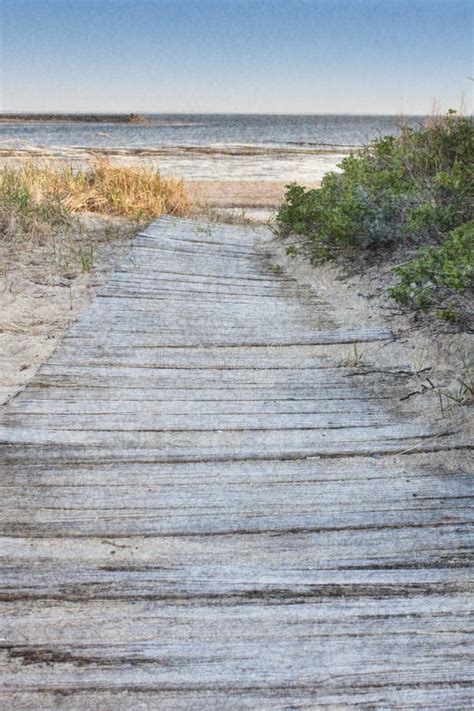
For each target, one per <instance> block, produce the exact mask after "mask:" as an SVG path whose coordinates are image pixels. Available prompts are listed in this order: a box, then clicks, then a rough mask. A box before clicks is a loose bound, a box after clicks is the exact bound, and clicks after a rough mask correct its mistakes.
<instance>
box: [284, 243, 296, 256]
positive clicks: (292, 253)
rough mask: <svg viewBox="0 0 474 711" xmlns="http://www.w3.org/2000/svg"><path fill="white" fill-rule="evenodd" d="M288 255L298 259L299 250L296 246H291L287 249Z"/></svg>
mask: <svg viewBox="0 0 474 711" xmlns="http://www.w3.org/2000/svg"><path fill="white" fill-rule="evenodd" d="M286 254H287V255H288V257H297V256H298V254H299V249H298V247H297V246H296V244H290V246H289V247H287V248H286Z"/></svg>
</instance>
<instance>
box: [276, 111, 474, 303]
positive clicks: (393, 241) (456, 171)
mask: <svg viewBox="0 0 474 711" xmlns="http://www.w3.org/2000/svg"><path fill="white" fill-rule="evenodd" d="M340 167H341V169H342V170H341V172H340V173H328V174H327V175H326V176H325V177H324V178H323V181H322V184H321V187H320V188H319V189H312V190H306V189H305V188H303V187H301V186H299V185H296V184H295V183H293V184H291V185H288V186H287V193H286V195H285V199H284V202H283V204H282V205H281V207H280V210H279V212H278V218H277V219H278V223H279V227H280V231H281V233H282V234H283V235H288V234H291V233H293V234H294V233H296V234H300V235H304V236H305V237H307V238H308V240H309V241H310V244H311V247H312V251H313V256H314V257H315V258H317V259H320V258H327V257H330V256H332V255H333V254H336V253H337V252H340V251H343V250H346V249H347V248H357V249H372V250H373V249H380V248H393V247H397V246H400V245H405V246H407V247H410V248H413V247H420V248H422V246H423V245H443V243H444V242H445V241H446V240H447V242H446V247H444V246H443V248H442V249H441V250H439V251H437V250H436V249H434V248H433V249H431V250H428V251H423V252H422V254H421V255H420V258H419V260H415V261H414V262H413V263H411V265H407V266H406V267H403V268H401V269H400V270H398V271H397V273H398V274H399V276H400V277H401V279H402V282H401V284H400V288H398V287H396V288H395V289H394V290H393V294H394V296H395V297H396V298H397V299H398V300H399V301H400V303H406V304H410V305H412V306H418V307H424V306H426V305H428V304H430V303H432V302H433V301H435V300H436V298H435V292H436V293H437V292H441V291H442V290H443V289H445V290H449V291H452V292H458V291H459V289H463V288H465V289H467V288H468V287H467V286H466V287H464V284H465V280H466V278H467V277H466V273H467V272H466V269H467V264H466V259H467V258H468V255H467V252H468V251H469V249H470V247H469V245H471V248H472V227H470V226H467V225H466V232H461V233H460V232H453V230H456V228H459V227H461V226H462V225H465V224H466V223H469V221H470V220H472V219H473V216H474V210H473V197H474V124H473V122H472V120H471V119H470V118H467V117H462V116H457V115H456V113H455V112H454V111H450V112H449V113H448V114H447V116H445V117H444V118H439V119H433V120H431V122H430V123H429V124H428V125H426V126H424V127H420V128H418V129H412V128H410V127H402V128H401V130H400V135H399V136H398V137H394V136H387V137H385V138H382V139H380V140H378V141H375V142H374V143H373V144H372V145H371V146H369V147H368V148H365V149H364V150H362V151H361V152H360V153H359V154H358V155H351V156H349V157H348V158H345V159H344V160H343V161H342V162H341V164H340ZM466 250H467V252H466ZM471 256H472V253H471ZM402 269H404V270H406V271H402ZM423 269H426V270H427V271H430V270H431V273H432V272H433V270H434V271H435V272H436V270H439V274H438V272H436V275H435V276H433V275H431V276H430V277H429V278H427V279H426V280H425V277H422V276H421V274H419V273H418V272H419V270H423ZM410 270H411V271H410ZM415 273H416V274H415ZM420 279H421V281H420ZM408 284H415V285H416V286H414V287H413V289H414V291H413V293H411V292H410V288H411V287H408ZM438 295H439V294H438Z"/></svg>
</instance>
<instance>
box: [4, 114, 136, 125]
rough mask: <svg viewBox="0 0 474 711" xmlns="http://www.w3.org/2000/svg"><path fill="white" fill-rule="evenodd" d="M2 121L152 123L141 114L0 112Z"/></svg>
mask: <svg viewBox="0 0 474 711" xmlns="http://www.w3.org/2000/svg"><path fill="white" fill-rule="evenodd" d="M0 122H1V123H11V122H22V123H150V120H149V119H148V118H146V117H145V116H142V115H140V114H0Z"/></svg>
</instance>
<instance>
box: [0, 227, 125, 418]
mask: <svg viewBox="0 0 474 711" xmlns="http://www.w3.org/2000/svg"><path fill="white" fill-rule="evenodd" d="M108 227H110V225H107V221H105V220H100V219H98V218H94V219H88V220H87V224H86V226H85V229H84V231H81V235H80V241H81V242H82V243H83V244H87V246H89V245H92V246H93V266H92V268H91V270H90V271H87V272H83V271H82V270H81V268H80V266H79V264H78V263H77V261H76V260H74V259H72V258H71V256H70V254H69V251H70V250H71V245H70V239H71V238H70V237H69V236H68V238H67V244H64V245H63V251H62V255H61V256H59V255H58V251H57V250H58V247H57V244H56V246H55V251H54V252H53V249H52V245H51V244H31V243H30V244H28V245H22V246H18V245H15V246H14V245H12V244H8V243H4V242H3V243H2V242H0V265H1V268H0V405H2V404H4V403H5V402H7V401H8V400H9V399H10V398H11V397H13V396H14V395H15V394H16V393H17V392H18V391H19V390H21V389H22V388H23V386H25V385H26V384H27V383H28V382H29V381H30V380H31V378H32V377H33V376H34V374H35V373H36V371H37V370H38V367H39V366H40V365H41V363H43V362H44V361H45V360H47V359H48V358H49V356H50V355H51V353H52V352H53V351H54V349H55V347H56V345H57V343H58V341H59V340H60V338H61V336H62V335H63V333H64V332H65V330H66V329H67V327H68V326H69V324H70V323H71V322H72V321H74V320H75V319H76V318H77V316H78V315H79V313H80V312H81V311H82V310H83V309H84V307H85V306H86V305H87V303H88V302H89V301H90V300H91V298H92V296H93V294H94V292H95V291H96V289H97V287H98V286H100V284H102V283H103V282H104V280H105V279H106V278H107V276H108V275H109V274H110V272H111V271H112V269H113V267H114V265H115V264H116V263H117V262H119V261H120V260H121V259H123V257H124V256H125V254H126V253H127V251H128V249H129V243H130V239H129V235H130V228H125V227H123V228H122V229H119V230H116V231H114V233H113V235H112V237H111V235H110V229H108ZM64 241H65V242H66V238H64ZM58 242H61V238H60V237H59V238H58ZM78 242H79V239H78V240H77V242H76V244H77V243H78Z"/></svg>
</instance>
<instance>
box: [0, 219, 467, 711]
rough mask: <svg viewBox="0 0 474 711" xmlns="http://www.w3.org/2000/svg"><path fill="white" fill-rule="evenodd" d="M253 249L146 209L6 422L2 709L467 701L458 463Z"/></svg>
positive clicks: (348, 337) (463, 477)
mask: <svg viewBox="0 0 474 711" xmlns="http://www.w3.org/2000/svg"><path fill="white" fill-rule="evenodd" d="M271 250H272V246H271V241H270V238H269V236H265V235H264V234H263V233H256V232H254V231H252V230H251V229H249V228H242V227H228V226H211V227H208V226H206V225H202V224H199V223H194V222H191V221H184V220H176V219H171V218H164V219H161V220H159V221H158V222H156V223H155V224H153V225H151V226H150V227H149V228H148V229H147V230H146V231H145V232H143V233H142V234H141V235H140V236H139V237H138V238H137V239H136V241H135V243H134V248H133V254H132V256H131V257H130V259H128V260H127V262H126V263H125V264H123V265H122V266H121V267H120V268H119V269H118V271H117V272H116V273H115V274H114V275H113V277H112V278H111V279H110V280H109V282H108V283H107V285H106V286H105V287H104V288H102V290H101V292H100V295H99V297H98V298H96V300H95V301H94V302H93V303H92V304H91V305H90V306H89V308H88V309H87V310H86V311H85V312H84V313H83V315H82V316H81V318H80V319H79V321H78V322H77V323H76V324H75V325H74V326H73V327H72V328H71V330H70V331H69V333H68V334H67V336H66V337H65V338H64V340H63V341H62V343H61V344H60V346H59V347H58V349H57V350H56V352H55V354H54V355H53V356H52V358H51V359H50V360H49V361H48V363H46V364H45V365H44V366H43V367H42V368H41V369H40V371H39V373H38V374H37V376H36V377H35V379H34V380H33V382H32V383H31V384H30V386H29V387H28V388H27V389H26V390H25V391H24V392H22V393H21V394H20V395H19V396H17V397H16V398H14V399H13V400H12V401H11V402H10V403H9V406H8V407H7V408H6V412H5V414H4V416H3V420H2V427H1V429H0V470H1V472H0V484H1V490H0V491H1V500H2V510H1V514H0V528H1V531H0V534H1V536H2V538H1V544H0V545H1V556H2V570H1V574H0V608H1V609H0V614H1V623H0V624H1V629H0V637H1V639H0V646H1V655H0V660H1V661H0V685H1V690H2V697H1V699H2V700H1V701H0V707H1V708H2V709H8V711H13V710H16V709H18V710H20V709H21V711H24V710H26V709H42V710H43V709H57V708H64V709H68V710H71V709H73V710H75V709H77V710H83V709H87V710H89V709H90V710H91V711H92V710H94V711H95V710H96V709H100V711H104V710H106V711H117V710H119V709H127V711H128V710H135V709H172V710H173V711H174V710H175V709H178V710H179V709H193V710H194V709H203V710H204V709H206V711H207V710H209V709H211V710H213V709H215V710H216V711H217V710H219V711H220V710H221V709H256V710H258V711H260V710H263V711H265V710H266V711H273V710H275V709H353V708H362V709H410V710H411V709H443V710H446V709H449V710H451V709H467V708H470V707H471V704H472V701H473V686H472V682H473V677H474V673H473V666H472V656H471V664H470V662H469V659H470V657H469V654H470V651H471V653H472V646H471V647H470V646H469V645H470V644H472V637H469V635H468V630H469V619H470V618H469V615H470V613H472V598H471V597H470V593H472V586H471V587H470V582H469V581H470V578H469V546H470V544H471V543H472V538H471V539H470V537H469V536H470V530H471V529H470V528H469V521H470V520H471V521H472V509H471V510H470V509H469V504H470V502H471V501H472V499H470V497H472V488H469V480H468V476H467V464H466V461H467V460H466V459H465V460H464V465H463V455H462V453H461V452H459V451H455V450H450V446H452V442H451V443H450V442H449V441H448V440H440V439H436V438H434V437H433V436H432V432H430V431H429V430H428V429H427V428H426V427H424V426H423V425H422V424H420V423H417V422H408V421H401V418H400V417H399V416H397V415H396V414H395V413H394V411H393V410H391V406H392V405H393V403H396V402H397V398H398V397H399V391H398V386H397V380H396V379H387V378H384V377H383V376H382V375H377V374H375V375H373V376H371V377H366V378H350V377H347V369H344V368H338V367H337V362H335V358H334V355H333V351H331V348H332V344H335V343H354V342H357V343H359V342H362V341H371V340H383V339H387V338H389V334H388V333H387V332H385V331H384V330H376V329H372V330H369V329H366V328H364V327H363V325H361V328H360V329H359V330H357V331H355V332H354V331H353V332H347V331H346V330H344V328H343V325H342V324H337V323H334V322H333V321H332V318H331V314H330V310H329V309H328V307H327V306H326V305H325V304H324V303H323V302H322V301H321V300H320V298H319V297H318V295H317V294H315V293H314V292H312V291H310V290H308V289H307V288H306V287H305V288H303V287H302V286H300V285H299V284H298V283H297V282H296V281H294V280H293V279H292V278H290V277H289V276H287V275H285V273H283V274H281V273H278V271H277V270H276V269H275V268H274V266H272V256H271ZM435 450H438V453H437V454H436V457H437V459H436V463H434V460H433V456H434V455H432V454H430V452H431V451H435ZM439 450H444V451H439Z"/></svg>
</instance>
